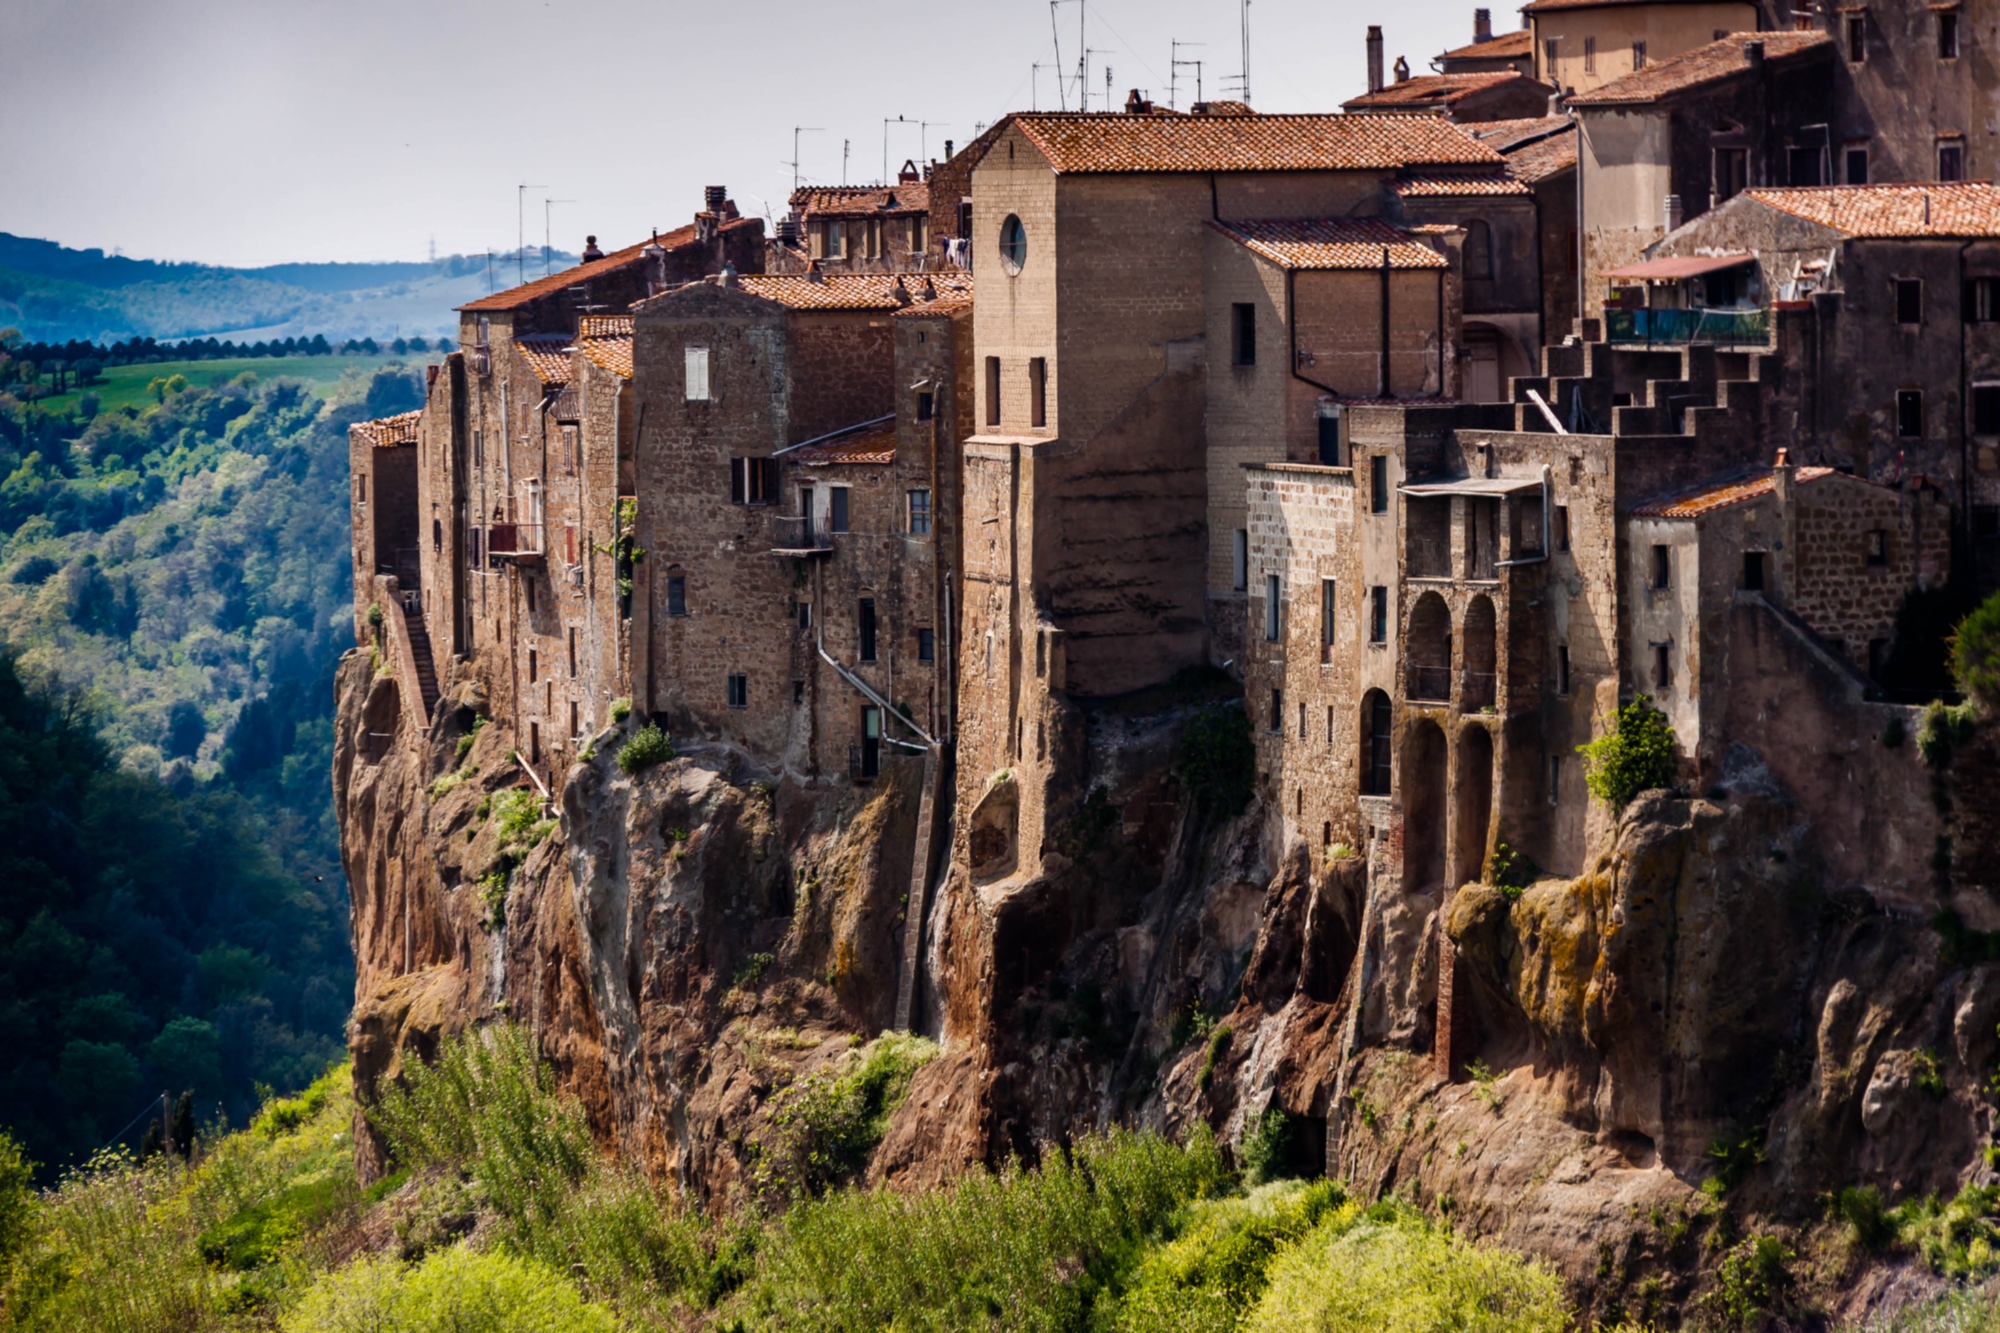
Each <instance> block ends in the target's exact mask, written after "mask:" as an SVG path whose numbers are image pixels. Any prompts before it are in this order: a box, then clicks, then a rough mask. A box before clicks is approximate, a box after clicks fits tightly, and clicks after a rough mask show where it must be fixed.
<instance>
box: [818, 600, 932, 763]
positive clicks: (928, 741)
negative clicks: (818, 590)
mask: <svg viewBox="0 0 2000 1333" xmlns="http://www.w3.org/2000/svg"><path fill="white" fill-rule="evenodd" d="M822 609H824V608H822ZM824 624H825V617H823V616H820V615H817V614H816V615H815V616H814V617H813V647H814V648H816V649H818V650H819V655H820V657H821V658H823V659H825V661H826V664H827V665H828V666H830V667H832V668H833V669H834V670H835V671H837V672H839V673H840V678H841V679H842V680H844V681H846V682H847V683H848V684H849V685H852V686H853V687H854V688H855V689H857V690H859V691H860V692H861V694H862V696H863V697H864V698H866V699H867V700H868V701H869V702H870V703H872V704H874V705H875V706H876V707H877V708H880V709H881V710H882V714H883V716H884V718H885V719H886V718H891V717H893V718H895V719H896V720H897V721H898V722H901V723H902V724H903V725H904V726H906V727H908V728H909V729H910V730H911V731H914V732H916V733H917V735H919V736H922V737H923V738H924V744H925V745H936V744H937V740H936V738H935V737H933V736H932V735H931V734H930V733H929V732H927V731H925V730H924V729H923V728H922V727H920V726H918V725H917V724H916V723H914V722H912V721H910V719H908V718H907V717H904V716H903V715H902V714H901V713H899V712H897V711H896V710H895V709H894V708H893V707H891V706H890V704H889V702H888V701H887V700H886V699H884V698H883V697H882V696H881V695H879V694H877V693H875V691H873V690H871V689H869V688H868V684H867V682H866V681H864V680H862V679H861V677H859V676H857V675H855V674H854V673H853V672H852V671H849V670H848V669H847V668H846V667H844V666H842V665H841V664H840V663H839V662H838V661H836V660H834V657H833V655H832V654H831V653H829V652H827V650H826V643H825V641H824V639H823V638H822V636H821V627H822V626H823V625H824ZM882 739H883V740H885V741H888V742H889V743H890V744H891V745H901V746H904V747H906V748H909V749H921V748H922V747H921V746H913V745H911V744H910V743H909V742H908V741H899V740H896V739H895V738H894V737H892V736H889V735H887V734H886V733H885V734H884V735H883V737H882Z"/></svg>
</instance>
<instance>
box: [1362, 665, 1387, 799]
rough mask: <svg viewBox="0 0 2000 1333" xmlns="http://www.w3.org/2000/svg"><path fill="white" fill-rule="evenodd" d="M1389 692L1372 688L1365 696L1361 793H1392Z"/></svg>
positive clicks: (1372, 794)
mask: <svg viewBox="0 0 2000 1333" xmlns="http://www.w3.org/2000/svg"><path fill="white" fill-rule="evenodd" d="M1391 717H1392V711H1391V709H1390V707H1389V696H1388V695H1386V694H1384V693H1382V691H1380V690H1370V691H1368V693H1367V694H1366V695H1365V696H1364V697H1363V698H1362V700H1361V794H1362V795H1363V796H1387V795H1388V794H1389V766H1390V750H1389V726H1390V719H1391Z"/></svg>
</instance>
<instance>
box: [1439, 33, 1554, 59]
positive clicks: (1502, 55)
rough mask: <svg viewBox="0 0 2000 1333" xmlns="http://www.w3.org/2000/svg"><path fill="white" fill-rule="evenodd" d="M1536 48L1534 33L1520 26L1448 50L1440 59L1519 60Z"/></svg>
mask: <svg viewBox="0 0 2000 1333" xmlns="http://www.w3.org/2000/svg"><path fill="white" fill-rule="evenodd" d="M1534 49H1535V37H1534V34H1533V33H1531V32H1529V31H1528V30H1527V29H1526V28H1519V29H1516V30H1515V31H1513V32H1510V33H1507V34H1505V35H1503V36H1500V37H1495V38H1494V39H1493V40H1491V41H1488V42H1474V43H1473V44H1472V45H1470V46H1461V47H1459V48H1458V49H1457V50H1456V51H1447V52H1445V53H1444V54H1443V55H1441V56H1439V57H1438V59H1439V60H1518V59H1519V58H1520V57H1522V56H1525V55H1529V54H1532V53H1533V51H1534Z"/></svg>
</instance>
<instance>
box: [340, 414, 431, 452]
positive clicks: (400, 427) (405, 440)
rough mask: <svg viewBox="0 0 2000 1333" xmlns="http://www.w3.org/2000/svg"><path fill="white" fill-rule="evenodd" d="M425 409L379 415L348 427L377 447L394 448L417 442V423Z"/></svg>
mask: <svg viewBox="0 0 2000 1333" xmlns="http://www.w3.org/2000/svg"><path fill="white" fill-rule="evenodd" d="M423 415H424V414H423V410H422V409H421V408H419V409H418V410H417V411H414V412H398V413H397V414H396V415H395V416H393V417H377V418H376V419H375V420H373V421H357V422H355V423H354V424H353V425H352V426H349V427H348V428H347V429H348V430H349V431H350V432H351V433H353V434H356V435H359V436H360V437H361V438H362V439H364V440H366V441H368V443H370V444H372V445H374V446H375V447H376V448H377V449H387V448H392V447H393V446H395V445H399V444H415V443H416V442H417V423H418V422H419V421H420V420H422V419H423Z"/></svg>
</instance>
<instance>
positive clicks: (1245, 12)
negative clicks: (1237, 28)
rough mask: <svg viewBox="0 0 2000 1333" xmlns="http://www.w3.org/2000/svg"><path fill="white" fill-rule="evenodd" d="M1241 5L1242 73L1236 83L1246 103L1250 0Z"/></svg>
mask: <svg viewBox="0 0 2000 1333" xmlns="http://www.w3.org/2000/svg"><path fill="white" fill-rule="evenodd" d="M1242 3H1243V9H1242V13H1243V73H1242V74H1240V75H1239V76H1237V81H1238V82H1240V83H1241V84H1242V85H1243V100H1244V102H1245V103H1248V102H1249V100H1250V0H1242Z"/></svg>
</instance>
